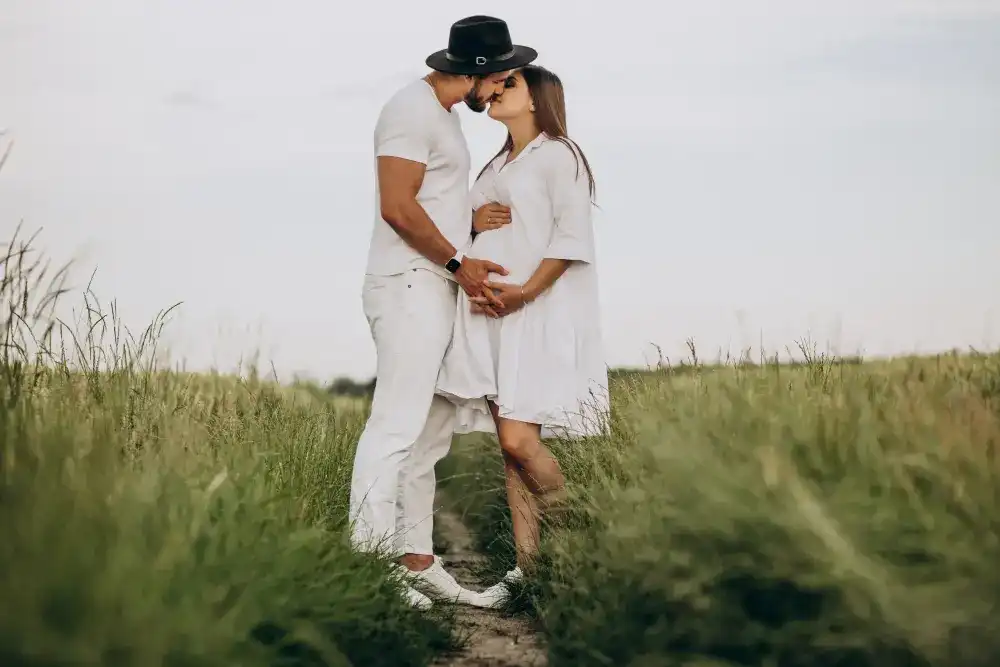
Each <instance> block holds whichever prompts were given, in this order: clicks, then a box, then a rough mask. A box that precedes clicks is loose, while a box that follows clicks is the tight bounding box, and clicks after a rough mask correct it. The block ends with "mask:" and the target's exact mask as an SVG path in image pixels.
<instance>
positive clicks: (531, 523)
mask: <svg viewBox="0 0 1000 667" xmlns="http://www.w3.org/2000/svg"><path fill="white" fill-rule="evenodd" d="M503 462H504V477H505V478H506V482H507V505H508V506H509V507H510V520H511V524H512V525H513V528H514V547H515V549H516V550H517V564H518V566H520V567H521V568H522V569H525V568H527V567H529V566H530V565H531V563H532V561H533V560H534V558H535V555H536V554H537V553H538V540H539V535H538V531H539V527H538V504H537V502H536V501H535V496H534V494H532V493H531V491H530V490H529V489H528V487H527V486H525V484H524V480H523V479H522V478H521V475H522V470H521V466H520V465H519V464H518V463H517V461H516V460H515V459H514V457H513V456H511V455H510V454H508V453H506V452H504V454H503Z"/></svg>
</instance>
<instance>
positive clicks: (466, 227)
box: [366, 79, 472, 279]
mask: <svg viewBox="0 0 1000 667" xmlns="http://www.w3.org/2000/svg"><path fill="white" fill-rule="evenodd" d="M380 156H389V157H399V158H404V159H406V160H413V161H414V162H422V163H423V164H425V165H427V170H426V172H425V173H424V181H423V184H422V185H421V186H420V192H418V193H417V201H418V202H419V203H420V205H421V206H423V207H424V210H425V211H427V215H429V216H430V218H431V220H433V221H434V224H435V225H437V228H438V229H439V230H441V233H442V234H443V235H444V237H445V238H446V239H448V240H449V241H450V242H451V244H452V245H453V246H455V248H457V249H461V248H464V247H465V246H467V245H468V243H469V239H470V236H471V230H472V209H471V208H470V207H469V169H470V157H469V147H468V144H466V141H465V135H464V134H463V133H462V124H461V121H460V120H459V117H458V113H457V112H456V111H448V110H446V109H445V108H444V107H443V106H441V102H439V101H438V98H437V95H436V94H435V93H434V89H433V88H432V87H431V85H430V84H429V83H427V81H425V80H424V79H419V80H417V81H415V82H413V83H411V84H410V85H408V86H406V87H405V88H403V89H402V90H400V91H399V92H397V93H396V94H395V95H393V96H392V97H391V98H390V99H389V101H388V102H386V104H385V106H384V107H382V112H381V113H380V114H379V118H378V123H377V124H376V126H375V157H376V158H378V157H380ZM409 269H429V270H431V271H434V272H436V273H438V274H440V275H442V276H444V277H446V278H449V279H453V278H454V277H453V276H452V275H451V273H449V272H448V271H447V270H446V269H445V268H444V267H443V266H438V265H437V264H435V263H433V262H431V261H430V260H429V259H427V258H426V257H424V256H423V255H421V254H420V253H419V252H417V251H416V250H414V249H413V248H412V247H411V246H410V245H409V244H407V243H406V241H404V240H403V239H402V238H400V236H399V235H398V234H397V233H396V232H395V230H393V228H392V227H390V226H389V223H387V222H386V221H385V220H384V219H382V213H381V207H380V205H379V183H378V175H377V173H376V177H375V228H374V229H373V230H372V239H371V247H370V248H369V250H368V268H367V270H366V273H367V274H369V275H376V276H391V275H396V274H399V273H403V272H404V271H407V270H409Z"/></svg>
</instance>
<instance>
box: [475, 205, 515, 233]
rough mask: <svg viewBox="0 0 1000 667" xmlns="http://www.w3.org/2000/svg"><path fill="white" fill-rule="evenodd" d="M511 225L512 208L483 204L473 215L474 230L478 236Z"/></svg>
mask: <svg viewBox="0 0 1000 667" xmlns="http://www.w3.org/2000/svg"><path fill="white" fill-rule="evenodd" d="M509 224H510V208H509V207H507V206H504V205H503V204H498V203H496V202H490V203H489V204H483V205H482V206H480V207H479V208H478V209H477V210H476V212H475V213H474V214H473V215H472V230H473V231H474V232H476V233H477V234H482V233H483V232H488V231H490V230H491V229H500V228H501V227H503V226H504V225H509Z"/></svg>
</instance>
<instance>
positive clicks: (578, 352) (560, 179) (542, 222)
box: [438, 133, 608, 437]
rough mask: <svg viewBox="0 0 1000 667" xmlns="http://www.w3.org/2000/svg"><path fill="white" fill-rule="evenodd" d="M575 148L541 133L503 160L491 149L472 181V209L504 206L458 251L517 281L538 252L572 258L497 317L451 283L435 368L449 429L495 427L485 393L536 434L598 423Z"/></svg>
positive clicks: (599, 346) (592, 292)
mask: <svg viewBox="0 0 1000 667" xmlns="http://www.w3.org/2000/svg"><path fill="white" fill-rule="evenodd" d="M578 158H579V156H578V154H576V151H575V149H573V148H571V147H570V146H568V145H566V144H564V143H562V142H561V141H559V140H556V139H552V138H549V137H548V136H546V135H545V134H544V133H543V134H541V135H539V136H538V138H536V139H535V140H534V141H533V142H531V143H530V144H529V145H528V146H526V147H525V149H524V150H523V151H521V154H520V155H518V156H517V157H516V158H515V159H513V160H512V161H511V162H510V163H509V164H506V165H505V164H504V163H505V162H506V161H507V153H504V154H502V155H500V156H498V157H497V158H496V159H494V160H493V162H491V163H490V165H489V166H488V167H487V169H486V171H485V172H484V173H483V175H482V176H481V177H480V178H479V179H478V180H477V182H476V184H475V185H474V186H473V188H472V192H471V194H470V197H471V204H472V209H473V210H476V209H478V208H479V207H480V206H482V205H483V204H486V203H488V202H491V201H492V202H498V203H501V204H504V205H506V206H509V207H510V209H511V222H510V224H508V225H504V226H503V227H501V228H500V229H495V230H490V231H486V232H483V233H481V234H479V235H477V236H476V239H475V241H474V242H473V244H472V246H471V248H470V250H469V251H468V252H467V255H468V256H470V257H475V258H478V259H488V260H491V261H493V262H496V263H497V264H500V265H501V266H503V267H504V268H506V269H507V271H508V272H509V275H507V276H500V275H496V274H493V275H491V276H490V279H491V280H494V281H498V282H510V283H515V284H519V285H521V284H524V283H525V282H527V281H528V279H529V278H530V277H531V275H532V274H533V273H534V272H535V270H536V269H537V268H538V265H539V264H540V263H541V261H542V260H543V259H545V258H552V259H567V260H573V261H572V264H570V266H569V268H568V269H567V270H566V271H565V273H563V275H562V276H560V277H559V279H558V280H556V282H555V284H554V285H553V286H552V287H550V288H549V289H548V290H546V291H545V292H543V293H542V294H541V295H539V296H538V298H537V299H535V300H534V301H533V302H531V303H529V304H526V305H525V306H524V307H523V308H521V309H520V310H518V311H517V312H515V313H513V314H511V315H508V316H506V317H503V318H500V319H493V318H489V317H487V316H485V315H482V314H475V313H472V312H471V309H470V302H469V299H468V296H467V295H466V294H465V292H464V291H461V290H460V291H459V299H458V306H457V307H458V311H457V313H456V319H455V331H454V336H453V338H452V342H451V345H450V347H449V348H448V351H447V353H446V355H445V359H444V362H443V364H442V367H441V371H440V374H439V375H438V392H439V393H440V394H442V395H443V396H445V397H447V398H448V399H449V400H451V401H452V402H454V403H455V404H456V405H457V408H458V410H457V412H458V419H457V427H456V431H457V432H459V433H468V432H472V431H483V432H488V433H495V432H496V429H495V426H494V423H493V419H492V416H491V415H490V412H489V407H488V405H487V404H486V400H485V399H486V398H489V399H490V400H492V401H494V402H495V403H496V404H497V405H498V406H499V408H500V416H501V417H505V418H508V419H514V420H517V421H523V422H529V423H533V424H540V425H541V426H542V428H543V436H553V435H556V436H563V437H581V436H587V435H596V434H599V433H602V432H604V431H605V429H606V428H607V423H606V421H607V411H608V390H607V386H608V373H607V365H606V363H605V357H604V349H603V341H602V336H601V327H600V303H599V299H598V289H597V269H596V266H595V251H594V226H593V219H592V215H591V210H592V204H591V199H590V191H589V185H588V179H587V172H586V169H585V168H584V166H583V161H582V159H578Z"/></svg>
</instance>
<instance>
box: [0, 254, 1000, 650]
mask: <svg viewBox="0 0 1000 667" xmlns="http://www.w3.org/2000/svg"><path fill="white" fill-rule="evenodd" d="M0 252H3V251H0ZM18 252H19V251H18V246H16V245H15V246H12V251H11V252H8V253H7V254H8V255H9V257H8V259H6V260H5V261H4V273H3V276H4V278H3V282H2V284H0V307H2V308H3V310H2V311H0V336H2V342H3V348H2V354H3V357H2V358H0V401H2V405H0V526H2V529H3V534H4V540H3V541H0V600H2V602H3V603H2V604H0V664H2V665H5V666H6V665H12V666H13V665H25V666H27V665H30V666H42V665H46V666H48V665H115V666H118V665H121V666H133V665H135V666H145V665H169V666H188V665H331V666H339V665H350V664H353V665H424V664H428V663H429V662H430V660H431V659H432V658H433V657H434V656H436V655H439V654H440V653H442V652H444V651H447V650H449V649H451V648H453V647H454V646H455V643H456V637H455V636H454V635H453V619H452V618H451V617H450V611H449V610H447V609H446V610H444V611H443V612H438V613H436V614H431V615H424V614H420V613H417V612H414V611H412V610H409V609H406V608H405V607H404V606H403V605H402V603H401V602H400V601H399V599H398V597H397V595H396V590H395V586H396V584H395V583H394V582H391V581H387V580H386V579H385V577H384V572H385V566H384V563H380V562H373V561H371V560H370V559H367V558H362V557H359V556H357V555H355V554H353V553H352V551H351V550H350V549H349V548H348V545H347V542H346V539H345V530H344V529H345V518H346V513H347V511H346V504H347V485H348V480H349V475H350V462H351V458H352V455H353V447H354V445H355V442H356V440H357V437H358V434H359V432H360V429H361V427H362V425H363V419H364V411H363V409H359V408H358V406H359V404H358V403H356V402H352V401H339V402H337V401H331V400H328V399H327V398H325V397H324V396H322V395H321V394H317V393H316V392H315V391H308V390H304V389H301V388H285V387H280V386H277V385H275V384H271V383H267V382H264V381H262V380H261V379H259V378H257V377H255V376H254V375H253V374H252V373H251V374H250V376H249V377H247V378H244V379H242V380H241V379H237V378H233V377H225V376H220V375H193V374H181V373H172V372H164V371H158V370H155V369H154V368H153V366H151V365H150V359H153V358H155V350H154V349H153V344H154V342H155V338H156V333H157V330H158V327H159V324H158V323H154V325H153V326H152V327H151V328H150V329H149V330H148V331H147V332H146V334H145V335H139V336H131V335H129V334H128V332H127V331H126V330H124V329H123V328H122V327H121V326H120V323H118V322H116V320H115V318H114V316H113V313H112V314H110V315H109V316H108V317H106V318H102V317H101V314H100V311H101V308H100V307H98V306H97V305H96V304H95V303H94V302H93V301H89V303H90V305H91V308H90V311H89V312H90V319H89V320H88V321H87V322H85V325H84V326H83V327H82V329H81V330H80V331H78V332H77V336H76V338H72V337H71V338H67V339H66V340H68V341H69V342H68V344H66V345H58V346H57V345H53V344H51V342H52V341H54V340H56V339H55V338H54V337H52V336H51V335H47V331H49V330H48V324H47V323H48V322H49V316H50V313H51V305H52V301H51V299H50V298H48V297H51V296H55V295H56V294H57V293H58V291H59V287H58V285H59V283H58V278H59V277H58V276H49V277H46V276H45V275H44V274H43V272H42V266H43V265H41V264H32V262H31V261H30V255H26V254H24V253H22V254H20V255H18ZM51 278H54V279H55V282H53V281H52V280H51ZM50 333H51V332H50ZM46 341H49V343H50V344H46ZM856 361H857V360H854V362H852V363H838V362H836V361H833V360H829V359H825V358H822V357H811V358H810V359H809V360H807V362H806V363H804V364H802V365H799V366H797V367H793V368H790V367H784V366H779V365H773V364H763V365H750V364H740V365H735V366H730V367H723V368H706V367H701V366H699V365H697V364H693V365H689V366H686V367H684V368H683V372H681V371H680V370H678V371H669V370H664V371H660V372H652V373H615V374H613V386H612V395H613V415H612V417H613V419H612V430H611V433H610V434H609V435H608V436H607V437H605V438H600V439H594V440H590V441H585V442H576V443H569V442H567V443H555V444H554V447H555V449H556V450H557V454H558V456H559V458H560V460H561V461H562V463H563V465H564V467H565V470H566V472H567V475H568V477H569V480H570V483H571V486H572V493H573V498H574V508H573V511H572V512H571V514H570V517H569V520H568V523H567V524H566V525H565V526H564V527H563V528H562V529H558V530H551V531H547V533H546V536H545V544H544V558H543V561H542V564H541V565H540V567H539V568H538V570H537V571H536V572H534V573H533V574H532V577H531V579H530V582H529V583H528V585H527V586H526V587H525V589H524V590H523V591H521V595H520V597H519V598H518V599H517V600H515V601H514V602H513V603H512V605H511V610H510V611H511V613H522V614H532V615H536V616H537V618H538V622H539V623H540V624H541V626H542V627H543V629H544V632H545V636H546V638H547V641H548V645H549V659H550V664H552V665H555V666H574V667H575V666H578V665H635V666H637V667H638V666H645V665H650V666H652V665H672V664H676V665H691V666H694V665H700V666H703V667H708V666H709V665H716V666H718V665H762V666H763V665H781V666H797V665H803V666H805V665H830V666H833V665H836V666H844V667H854V666H859V667H861V666H865V665H878V666H880V667H891V666H894V665H907V666H909V665H933V666H937V665H940V666H942V667H943V666H945V665H948V666H953V665H961V666H979V665H983V666H985V665H994V664H998V663H1000V639H997V637H1000V610H998V608H997V602H998V599H1000V568H998V566H997V565H998V563H1000V512H998V510H1000V485H998V481H1000V462H998V460H997V449H998V447H1000V356H998V355H995V354H994V355H965V356H957V355H950V356H943V357H939V358H933V359H902V360H895V361H886V362H875V363H857V362H856ZM360 405H361V406H363V404H360ZM441 472H442V476H443V477H445V478H446V479H445V480H444V482H443V483H442V487H443V489H444V491H445V493H446V494H447V496H448V497H449V498H450V499H451V500H452V501H453V502H455V503H457V504H458V505H459V506H460V508H461V509H462V511H463V513H464V516H465V518H466V521H467V523H468V524H469V525H470V527H471V528H472V529H473V532H474V534H475V536H476V539H477V540H478V542H479V546H480V548H481V549H482V550H483V551H484V552H486V553H487V554H488V555H489V556H490V561H489V562H490V568H491V569H492V571H493V574H494V575H496V574H497V573H499V572H502V571H504V570H505V569H507V567H509V566H510V565H511V562H512V552H511V545H510V540H509V527H508V523H509V518H508V517H507V515H506V511H505V509H504V504H503V497H502V492H501V489H502V473H501V464H500V459H499V456H498V454H497V451H496V446H495V445H494V444H493V443H491V442H489V441H488V440H487V439H484V438H473V437H470V438H464V439H462V440H460V441H458V442H457V443H456V446H455V447H454V449H453V453H452V455H451V456H450V457H449V458H448V459H447V460H446V461H445V462H444V463H443V465H442V471H441Z"/></svg>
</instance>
